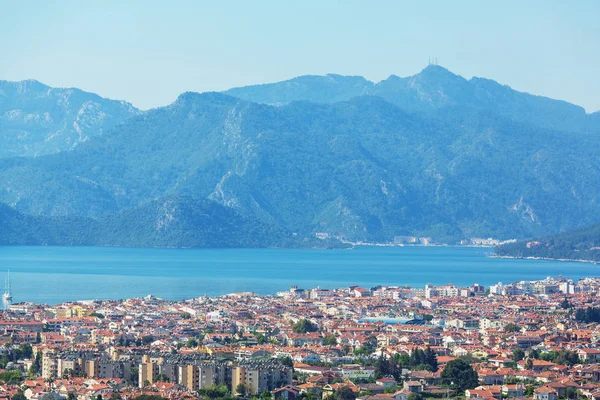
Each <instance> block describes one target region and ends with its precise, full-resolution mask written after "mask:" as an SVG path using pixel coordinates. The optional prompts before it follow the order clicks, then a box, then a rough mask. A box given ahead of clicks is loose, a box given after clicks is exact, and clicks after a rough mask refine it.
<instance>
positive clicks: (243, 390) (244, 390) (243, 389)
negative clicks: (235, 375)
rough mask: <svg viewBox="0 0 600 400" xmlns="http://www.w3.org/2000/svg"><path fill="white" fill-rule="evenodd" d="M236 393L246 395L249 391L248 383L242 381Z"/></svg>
mask: <svg viewBox="0 0 600 400" xmlns="http://www.w3.org/2000/svg"><path fill="white" fill-rule="evenodd" d="M235 393H236V394H237V395H238V396H241V397H246V394H247V393H248V389H247V388H246V385H244V384H243V383H240V384H238V385H237V386H236V387H235Z"/></svg>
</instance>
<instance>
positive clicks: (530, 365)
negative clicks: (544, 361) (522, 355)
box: [525, 358, 533, 369]
mask: <svg viewBox="0 0 600 400" xmlns="http://www.w3.org/2000/svg"><path fill="white" fill-rule="evenodd" d="M525 368H526V369H532V368H533V360H532V359H531V358H528V359H527V361H525Z"/></svg>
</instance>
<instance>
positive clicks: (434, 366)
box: [425, 346, 438, 372]
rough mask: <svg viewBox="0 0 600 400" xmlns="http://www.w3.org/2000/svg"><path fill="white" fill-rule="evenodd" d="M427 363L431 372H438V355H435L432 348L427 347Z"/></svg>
mask: <svg viewBox="0 0 600 400" xmlns="http://www.w3.org/2000/svg"><path fill="white" fill-rule="evenodd" d="M425 363H426V364H428V365H429V366H430V367H431V370H432V371H433V372H436V371H437V370H438V361H437V355H436V354H435V351H433V350H431V347H429V346H427V348H426V349H425Z"/></svg>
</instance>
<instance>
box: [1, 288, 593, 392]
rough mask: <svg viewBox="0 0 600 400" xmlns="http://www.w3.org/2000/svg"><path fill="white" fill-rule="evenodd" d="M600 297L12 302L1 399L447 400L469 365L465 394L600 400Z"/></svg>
mask: <svg viewBox="0 0 600 400" xmlns="http://www.w3.org/2000/svg"><path fill="white" fill-rule="evenodd" d="M599 293H600V279H595V278H586V279H581V280H579V281H577V282H574V281H571V280H569V279H565V278H562V277H558V278H547V279H544V280H541V281H532V282H529V281H521V282H514V283H510V284H503V283H498V284H496V285H493V286H492V287H490V288H488V289H486V288H485V287H483V286H481V285H478V284H473V285H471V286H468V287H458V286H455V285H451V284H448V285H444V286H432V285H427V286H426V287H425V288H424V289H423V288H410V287H391V286H377V287H373V288H365V287H360V286H351V287H347V288H340V289H324V288H320V287H319V288H312V289H302V288H298V287H292V288H291V289H290V290H288V291H285V292H280V293H277V294H275V295H272V296H258V295H255V294H253V293H235V294H230V295H226V296H221V297H215V298H209V297H199V298H195V299H190V300H185V301H180V302H172V301H165V300H162V299H159V298H156V297H153V296H147V297H144V298H136V299H128V300H123V301H110V300H105V301H85V302H73V303H65V304H58V305H51V306H49V305H37V304H32V303H20V304H13V305H12V306H11V308H10V310H8V311H5V312H4V313H3V314H2V316H1V318H0V334H1V336H0V342H1V346H0V357H1V358H0V368H2V370H0V381H1V383H2V384H1V385H0V397H3V398H12V397H14V396H18V395H23V396H25V398H27V399H28V400H37V399H42V398H44V400H49V399H50V397H53V398H54V399H55V400H60V398H63V399H69V400H73V399H79V400H87V399H94V400H97V399H98V396H101V397H112V398H113V399H114V398H117V397H120V398H125V399H127V398H135V397H137V396H140V395H142V394H150V395H158V396H162V397H165V398H170V399H175V398H216V397H219V396H220V395H218V394H215V393H219V392H218V390H221V391H227V393H229V395H234V396H235V395H237V396H240V397H254V396H260V397H261V398H263V399H264V398H265V397H275V398H285V399H286V400H295V399H296V398H300V397H306V398H310V399H313V398H321V397H327V396H330V395H332V394H333V393H336V391H338V390H340V389H341V388H342V387H345V388H350V389H351V390H352V391H353V392H354V393H355V394H356V396H357V397H362V398H365V399H370V400H376V399H379V398H381V399H390V400H391V398H394V400H406V399H407V398H408V397H409V396H410V395H411V394H415V395H418V396H421V397H425V398H427V397H444V396H448V397H449V396H451V395H456V388H453V387H451V385H450V386H448V385H445V384H444V377H443V376H442V371H443V370H444V368H445V366H446V365H448V363H450V362H452V361H453V360H457V359H461V360H465V361H467V362H468V364H470V365H471V367H472V368H473V369H474V370H475V371H476V372H477V376H478V380H479V382H478V386H475V387H470V388H468V389H467V390H465V391H464V396H465V397H467V398H485V399H489V400H491V399H492V398H494V399H501V398H507V397H529V398H533V399H535V400H557V399H559V398H576V397H577V398H582V397H587V398H588V399H590V400H597V399H598V398H600V364H598V361H600V346H598V342H599V340H600V329H599V327H598V322H599V320H600V298H599V297H598V294H599ZM596 309H598V315H596V314H595V313H596ZM381 360H387V361H386V362H387V363H390V364H393V365H394V366H395V367H394V368H388V369H387V370H386V369H385V368H383V367H382V365H383V363H384V362H383V361H381ZM396 367H397V368H396ZM450 391H453V392H452V393H453V394H451V393H450ZM413 397H414V396H413Z"/></svg>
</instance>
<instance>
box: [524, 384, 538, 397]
mask: <svg viewBox="0 0 600 400" xmlns="http://www.w3.org/2000/svg"><path fill="white" fill-rule="evenodd" d="M534 390H535V387H534V386H527V387H526V388H525V392H523V394H524V395H525V396H526V397H533V392H534Z"/></svg>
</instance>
